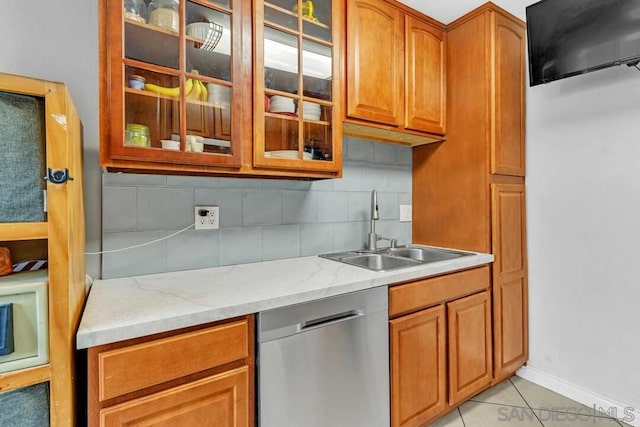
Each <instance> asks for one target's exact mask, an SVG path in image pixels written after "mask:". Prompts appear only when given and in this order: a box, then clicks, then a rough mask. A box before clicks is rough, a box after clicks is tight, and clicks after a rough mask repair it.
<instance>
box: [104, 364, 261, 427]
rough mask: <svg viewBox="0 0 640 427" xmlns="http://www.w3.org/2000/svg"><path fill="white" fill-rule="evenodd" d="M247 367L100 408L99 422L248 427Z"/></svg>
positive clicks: (116, 424) (105, 423)
mask: <svg viewBox="0 0 640 427" xmlns="http://www.w3.org/2000/svg"><path fill="white" fill-rule="evenodd" d="M248 385H249V372H248V368H247V367H246V366H245V367H242V368H238V369H234V370H231V371H228V372H224V373H221V374H219V375H214V376H211V377H207V378H204V379H202V380H198V381H193V382H190V383H187V384H185V385H182V386H179V387H174V388H171V389H169V390H165V391H162V392H159V393H155V394H152V395H150V396H146V397H142V398H139V399H134V400H131V401H128V402H125V403H122V404H120V405H116V406H113V407H110V408H107V409H103V410H101V411H100V425H103V426H109V427H111V426H114V427H115V426H123V425H127V426H128V425H145V426H147V425H153V426H205V425H206V426H219V427H237V426H248V425H249V422H248V410H247V409H248V405H249V402H248V401H247V400H248V399H247V398H248V395H249V390H248Z"/></svg>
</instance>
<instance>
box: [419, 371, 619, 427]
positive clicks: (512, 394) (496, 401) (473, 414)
mask: <svg viewBox="0 0 640 427" xmlns="http://www.w3.org/2000/svg"><path fill="white" fill-rule="evenodd" d="M620 416H621V417H623V416H624V414H621V415H620ZM431 426H433V427H502V426H505V427H507V426H508V427H515V426H519V427H530V426H532V427H541V426H544V427H587V426H591V427H593V426H596V427H620V426H625V427H626V426H629V424H625V423H623V422H622V421H618V420H615V419H613V418H610V417H608V416H606V415H604V414H602V413H601V412H596V411H595V410H594V408H589V407H588V406H585V405H582V404H580V403H578V402H575V401H573V400H571V399H568V398H566V397H564V396H561V395H559V394H558V393H555V392H553V391H551V390H548V389H546V388H544V387H540V386H539V385H537V384H534V383H532V382H530V381H527V380H525V379H522V378H519V377H516V376H514V377H511V378H510V379H508V380H506V381H503V382H502V383H500V384H497V385H495V386H494V387H492V388H490V389H489V390H486V391H484V392H482V393H480V394H478V395H476V396H474V397H472V398H471V400H470V401H468V402H465V403H464V404H462V405H461V406H460V407H458V408H457V409H454V410H453V411H451V412H450V413H449V414H447V415H445V416H444V417H443V418H440V419H439V420H438V421H436V422H435V423H433V424H431Z"/></svg>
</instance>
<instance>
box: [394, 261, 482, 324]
mask: <svg viewBox="0 0 640 427" xmlns="http://www.w3.org/2000/svg"><path fill="white" fill-rule="evenodd" d="M489 285H490V273H489V266H485V267H481V268H475V269H473V270H467V271H462V272H460V273H453V274H447V275H446V276H439V277H434V278H432V279H425V280H419V281H417V282H412V283H407V284H404V285H396V286H392V287H390V288H389V317H394V316H397V315H400V314H404V313H410V312H413V311H416V310H419V309H421V308H425V307H430V306H432V305H436V304H440V303H443V302H446V301H450V300H452V299H456V298H460V297H463V296H465V295H470V294H472V293H475V292H479V291H482V290H483V289H488V288H489Z"/></svg>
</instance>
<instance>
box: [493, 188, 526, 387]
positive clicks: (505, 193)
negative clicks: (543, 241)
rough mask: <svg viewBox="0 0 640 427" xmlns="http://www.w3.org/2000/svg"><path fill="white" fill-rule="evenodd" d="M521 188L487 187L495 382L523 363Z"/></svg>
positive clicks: (524, 337)
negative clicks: (491, 227) (490, 229)
mask: <svg viewBox="0 0 640 427" xmlns="http://www.w3.org/2000/svg"><path fill="white" fill-rule="evenodd" d="M524 190H525V188H524V184H502V183H495V184H492V185H491V199H492V223H493V236H492V240H493V254H494V256H495V261H494V263H493V311H494V313H493V319H494V320H493V321H494V323H493V334H494V346H495V348H494V353H495V365H494V366H495V379H496V381H499V380H501V379H504V378H507V377H509V376H511V375H512V374H513V373H514V372H515V371H516V370H517V369H518V368H519V367H521V366H522V365H523V364H524V362H526V360H527V357H528V353H529V348H528V341H529V337H528V317H529V316H528V308H527V305H528V287H527V253H526V222H525V192H524Z"/></svg>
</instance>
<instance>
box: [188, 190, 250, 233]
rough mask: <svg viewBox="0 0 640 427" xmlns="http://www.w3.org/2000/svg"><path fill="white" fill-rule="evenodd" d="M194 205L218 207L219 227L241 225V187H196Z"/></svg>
mask: <svg viewBox="0 0 640 427" xmlns="http://www.w3.org/2000/svg"><path fill="white" fill-rule="evenodd" d="M194 198H195V203H194V205H205V206H208V205H213V206H219V207H220V228H229V227H241V226H242V190H241V189H215V190H210V189H196V190H195V194H194Z"/></svg>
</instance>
